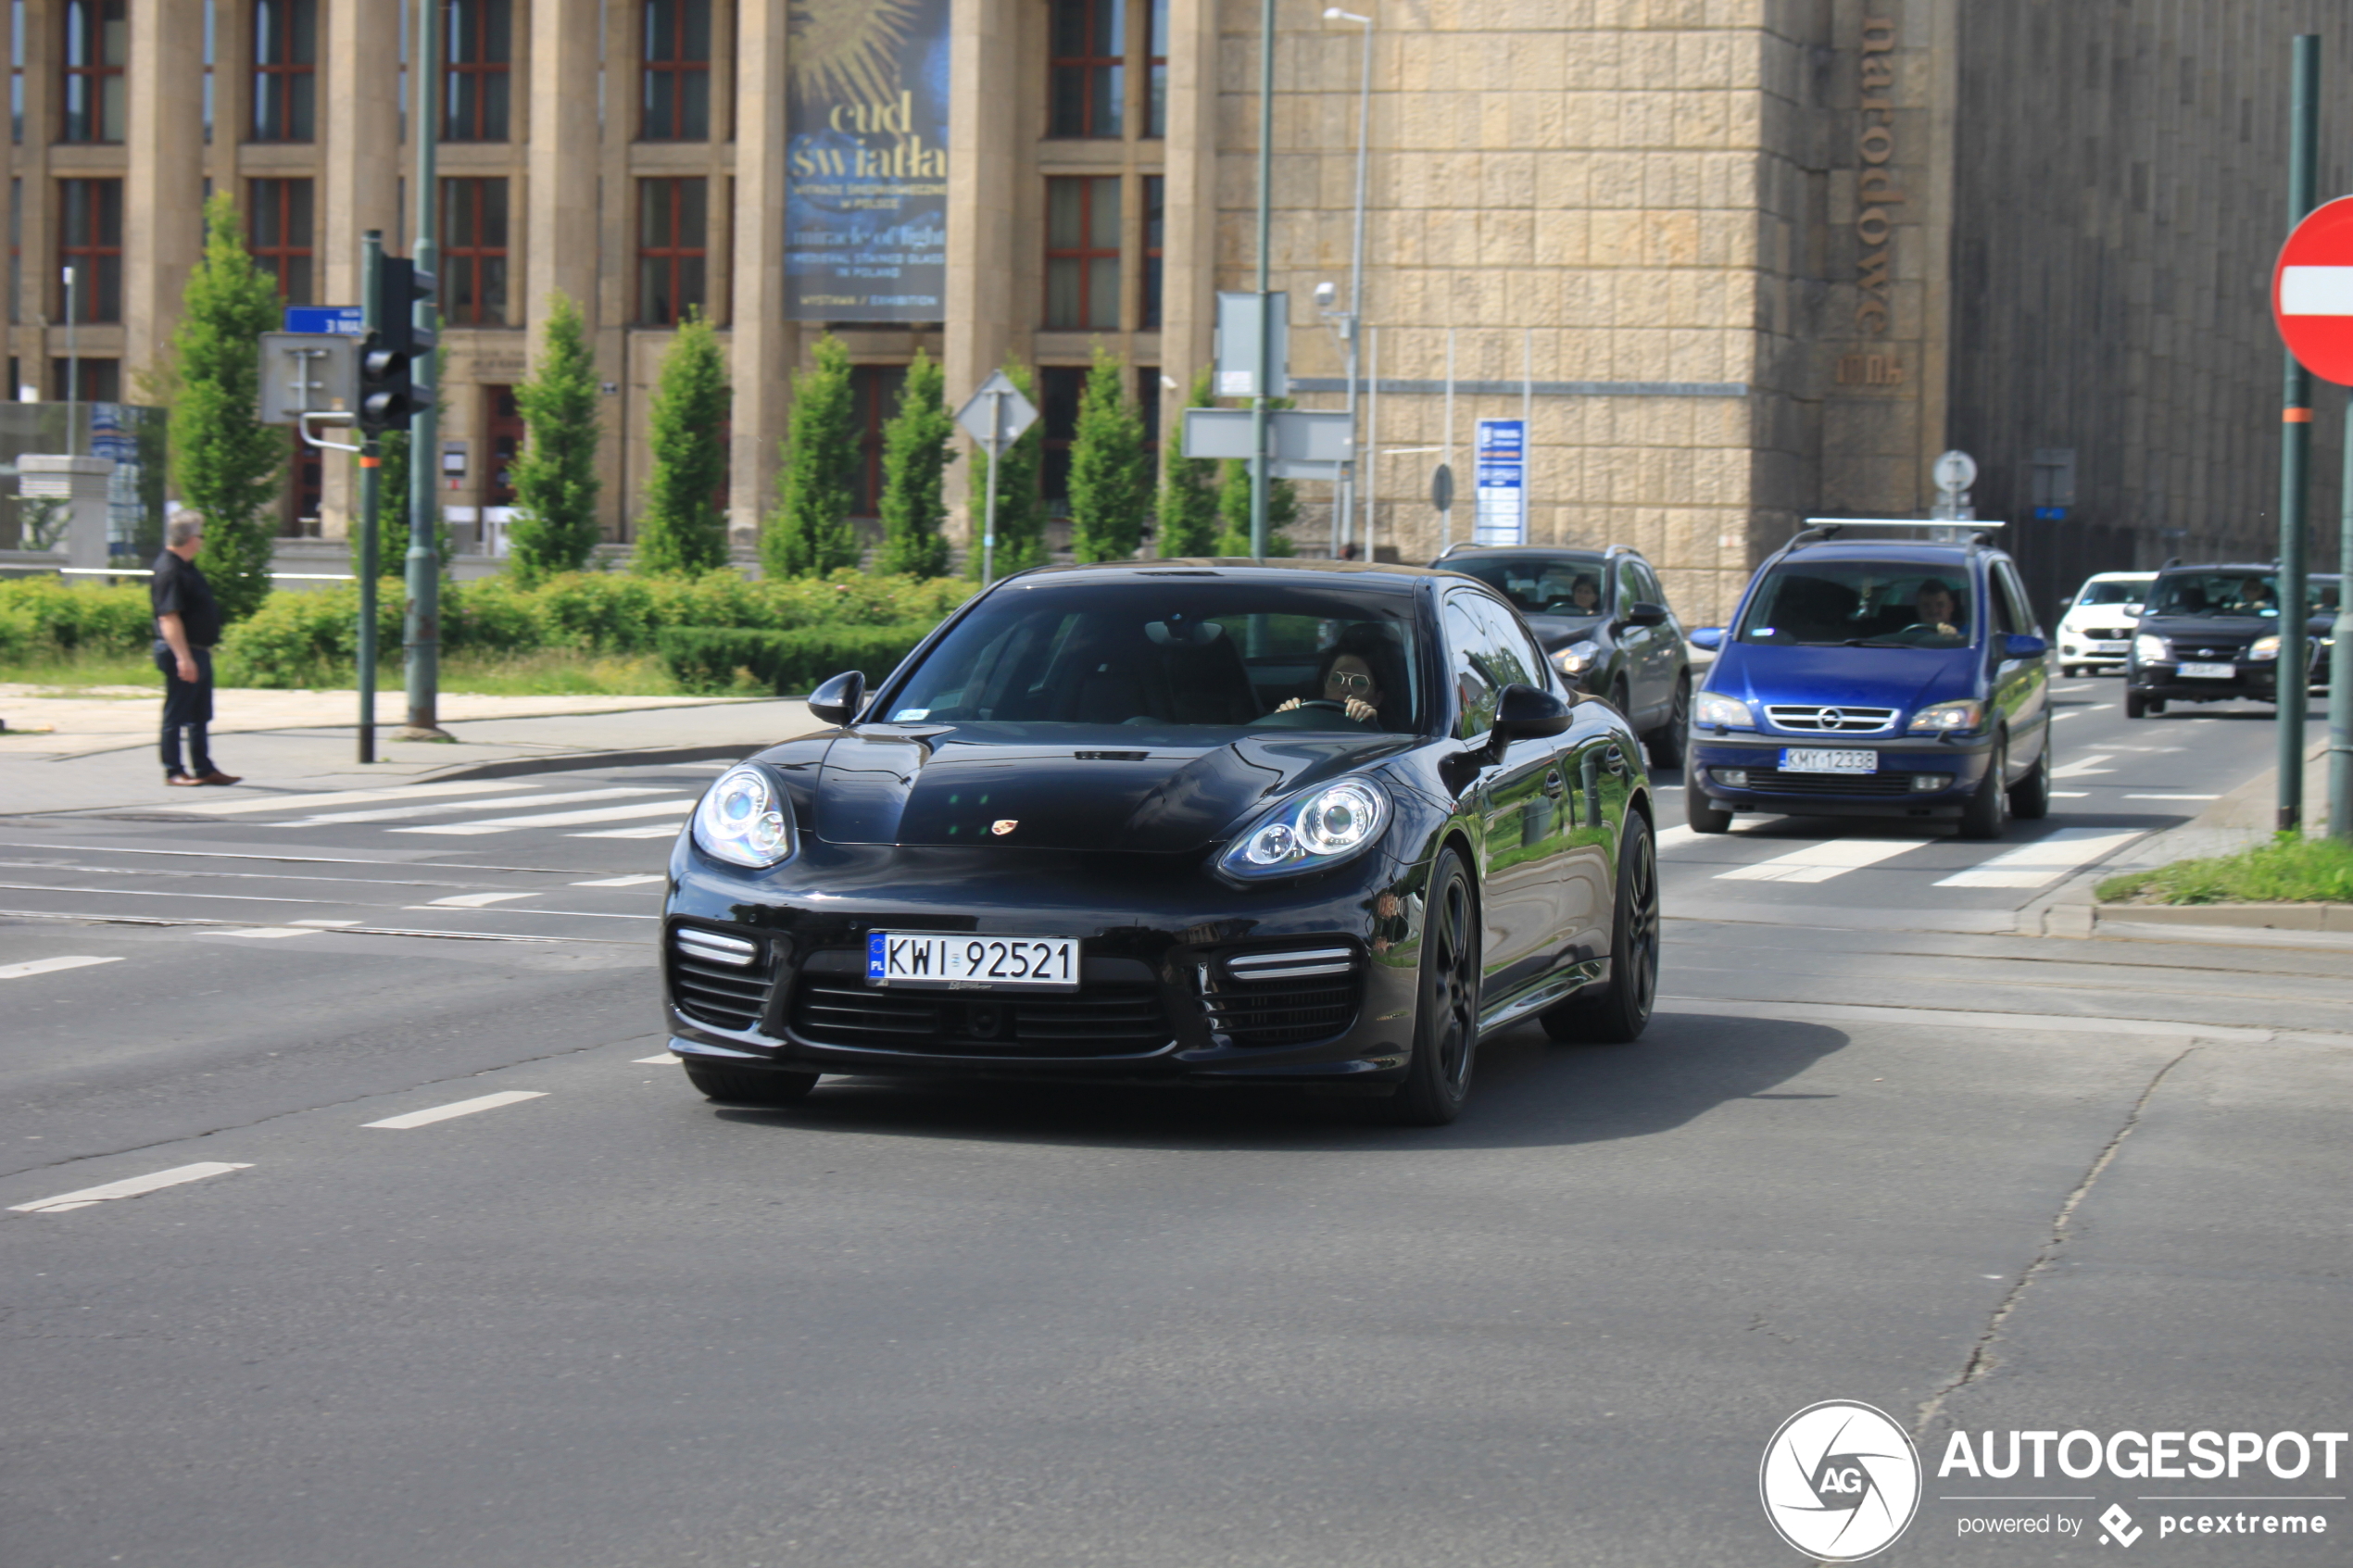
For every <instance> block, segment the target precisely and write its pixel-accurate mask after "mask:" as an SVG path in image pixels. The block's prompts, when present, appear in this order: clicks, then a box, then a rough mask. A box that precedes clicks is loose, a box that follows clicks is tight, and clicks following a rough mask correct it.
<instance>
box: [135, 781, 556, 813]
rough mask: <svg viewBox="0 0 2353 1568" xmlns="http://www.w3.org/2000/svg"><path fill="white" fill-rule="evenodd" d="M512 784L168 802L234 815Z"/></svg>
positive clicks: (456, 792) (178, 807)
mask: <svg viewBox="0 0 2353 1568" xmlns="http://www.w3.org/2000/svg"><path fill="white" fill-rule="evenodd" d="M514 787H515V786H514V784H512V783H511V782H510V781H509V780H506V779H478V780H476V781H474V782H473V783H471V784H466V783H459V784H393V785H388V786H386V787H385V788H383V789H334V790H328V791H326V792H324V793H322V794H319V795H264V796H258V797H238V798H237V799H234V800H200V801H195V802H193V803H191V804H189V805H186V806H182V805H181V804H180V803H179V802H178V801H176V800H175V801H173V802H172V809H174V810H176V811H189V812H194V813H195V814H196V815H198V816H204V817H235V816H243V815H245V814H246V813H248V812H253V811H308V810H310V809H314V808H318V807H322V806H357V805H359V804H361V803H362V802H364V801H369V800H413V799H416V798H418V797H433V796H454V795H488V794H491V793H493V792H494V791H497V790H502V789H512V788H514Z"/></svg>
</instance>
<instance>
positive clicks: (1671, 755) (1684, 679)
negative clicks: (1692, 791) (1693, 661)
mask: <svg viewBox="0 0 2353 1568" xmlns="http://www.w3.org/2000/svg"><path fill="white" fill-rule="evenodd" d="M1691 742H1692V678H1691V677H1690V676H1689V675H1679V676H1677V677H1676V678H1675V700H1674V701H1673V702H1672V703H1670V704H1669V705H1668V706H1667V722H1666V723H1664V724H1661V725H1660V726H1659V727H1658V728H1657V729H1655V730H1653V731H1652V732H1651V733H1650V734H1646V735H1644V736H1643V737H1642V745H1643V746H1644V748H1645V749H1647V750H1648V751H1649V752H1650V757H1651V766H1652V767H1654V768H1660V769H1665V768H1676V767H1680V766H1681V765H1682V761H1683V753H1684V752H1685V751H1686V750H1688V749H1689V748H1690V746H1691ZM1683 782H1684V784H1685V785H1686V786H1687V787H1688V786H1689V784H1690V783H1691V781H1690V780H1689V779H1686V780H1684V781H1683Z"/></svg>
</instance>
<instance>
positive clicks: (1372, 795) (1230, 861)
mask: <svg viewBox="0 0 2353 1568" xmlns="http://www.w3.org/2000/svg"><path fill="white" fill-rule="evenodd" d="M1389 817H1390V805H1389V792H1388V791H1387V790H1385V789H1383V788H1382V787H1381V786H1380V785H1378V784H1375V783H1374V782H1373V781H1372V780H1370V779H1365V778H1355V779H1342V780H1340V782H1339V783H1338V784H1322V785H1319V786H1317V787H1316V788H1315V789H1311V790H1307V791H1305V792H1303V793H1302V794H1299V795H1295V796H1293V797H1290V799H1289V800H1286V801H1284V802H1282V803H1281V804H1280V805H1278V806H1277V807H1275V808H1274V809H1272V810H1270V811H1266V812H1265V813H1263V814H1261V815H1260V816H1259V817H1258V818H1257V819H1256V820H1255V821H1253V822H1252V823H1251V824H1250V826H1248V827H1246V828H1244V829H1243V830H1242V831H1241V832H1240V833H1239V834H1236V835H1235V838H1234V842H1233V843H1232V844H1231V845H1230V846H1229V847H1227V850H1226V852H1225V853H1224V854H1223V855H1221V856H1219V857H1218V859H1217V869H1218V870H1219V871H1221V872H1225V873H1226V874H1227V875H1228V876H1233V877H1239V878H1242V879H1243V880H1245V881H1248V880H1254V879H1256V878H1260V877H1270V876H1290V875H1292V874H1294V873H1296V872H1312V871H1321V870H1323V869H1324V868H1325V867H1326V866H1336V865H1338V864H1340V862H1341V861H1342V860H1345V859H1350V858H1351V857H1353V856H1355V855H1360V854H1362V853H1363V852H1364V851H1365V850H1366V849H1368V848H1370V847H1372V846H1373V844H1374V843H1375V841H1377V840H1378V838H1379V837H1380V835H1381V830H1382V829H1384V828H1386V827H1388V826H1389Z"/></svg>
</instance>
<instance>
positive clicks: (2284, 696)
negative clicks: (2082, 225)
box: [2272, 32, 2321, 833]
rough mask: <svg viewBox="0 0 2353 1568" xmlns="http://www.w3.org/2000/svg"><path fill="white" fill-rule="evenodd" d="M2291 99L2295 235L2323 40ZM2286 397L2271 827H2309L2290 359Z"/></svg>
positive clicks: (2312, 142) (2301, 450) (2306, 201)
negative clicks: (2275, 788)
mask: <svg viewBox="0 0 2353 1568" xmlns="http://www.w3.org/2000/svg"><path fill="white" fill-rule="evenodd" d="M2293 89H2294V92H2293V96H2292V100H2291V106H2292V107H2290V109H2289V112H2288V155H2287V226H2288V229H2289V232H2294V231H2295V229H2296V225H2297V224H2298V223H2301V222H2303V221H2304V220H2305V218H2306V216H2307V215H2309V213H2310V212H2311V210H2312V207H2313V206H2314V197H2315V194H2317V192H2318V189H2319V185H2320V177H2319V161H2320V139H2321V137H2320V131H2321V126H2320V118H2321V40H2320V36H2319V35H2318V34H2317V33H2310V32H2306V33H2299V34H2297V35H2296V57H2295V66H2294V69H2293ZM2284 391H2285V394H2286V395H2285V396H2284V398H2283V399H2282V408H2281V412H2280V420H2281V423H2280V599H2279V607H2280V633H2279V635H2280V657H2279V662H2278V663H2277V664H2276V665H2274V666H2273V667H2272V668H2273V670H2274V671H2275V673H2274V674H2273V676H2272V688H2273V689H2272V695H2273V697H2274V700H2275V702H2276V705H2277V709H2278V713H2279V753H2278V758H2277V768H2278V773H2279V778H2278V784H2279V815H2278V818H2277V820H2276V821H2275V822H2274V823H2273V826H2274V828H2275V829H2276V830H2277V831H2278V832H2281V833H2300V832H2302V831H2303V827H2304V714H2305V701H2304V688H2305V685H2306V684H2307V683H2308V682H2309V680H2310V678H2311V677H2310V673H2309V660H2308V659H2307V657H2306V653H2307V650H2306V647H2305V638H2304V625H2305V621H2307V619H2308V618H2309V611H2308V610H2307V609H2306V608H2305V605H2304V551H2305V539H2304V536H2305V527H2304V509H2305V492H2306V491H2307V490H2308V489H2309V485H2308V484H2307V483H2306V472H2307V469H2308V467H2309V463H2310V460H2311V450H2312V376H2311V372H2310V371H2309V370H2305V368H2304V367H2303V366H2302V365H2301V364H2299V363H2297V361H2296V356H2295V355H2293V354H2290V355H2289V356H2287V381H2286V385H2285V388H2284Z"/></svg>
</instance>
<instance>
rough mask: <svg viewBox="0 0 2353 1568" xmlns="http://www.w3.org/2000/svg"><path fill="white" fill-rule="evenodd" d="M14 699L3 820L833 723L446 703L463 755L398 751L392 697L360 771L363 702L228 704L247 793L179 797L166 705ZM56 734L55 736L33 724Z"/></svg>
mask: <svg viewBox="0 0 2353 1568" xmlns="http://www.w3.org/2000/svg"><path fill="white" fill-rule="evenodd" d="M27 690H28V688H25V687H5V688H0V719H5V720H6V721H7V723H8V731H7V733H6V734H5V735H0V815H9V814H14V813H21V812H33V811H71V810H87V809H94V808H116V809H120V808H122V807H126V806H146V807H157V808H163V809H169V808H170V807H172V806H178V805H184V804H185V803H186V802H187V801H188V800H189V798H190V797H192V796H198V797H203V796H217V795H220V794H223V793H227V794H234V795H243V794H248V793H268V792H272V791H289V792H307V791H311V790H321V789H361V788H366V787H367V786H368V785H370V784H384V783H389V782H394V781H399V782H413V781H418V780H426V781H431V780H438V779H462V778H497V777H501V776H505V775H509V774H515V773H536V772H549V771H558V770H562V769H569V768H590V767H624V766H627V765H629V764H631V763H637V762H692V761H721V760H725V759H732V758H736V757H743V756H748V755H749V754H750V753H752V752H754V751H757V750H760V749H761V747H763V746H772V745H774V744H775V743H776V742H777V741H780V740H785V739H788V738H789V737H791V736H793V735H798V734H806V733H807V732H809V731H811V730H813V729H817V728H819V727H820V726H819V725H818V723H817V722H816V721H814V720H812V718H811V717H810V716H809V709H808V707H807V705H806V704H804V703H800V702H798V701H794V700H792V699H789V698H781V697H778V698H761V697H751V698H744V697H661V696H636V697H631V696H457V695H451V696H443V697H442V699H441V701H440V705H439V713H440V718H441V725H442V728H443V729H445V730H447V731H448V732H449V734H451V735H452V736H454V737H455V742H456V744H454V745H451V744H444V743H441V742H434V741H422V742H421V741H396V740H394V739H392V738H391V737H392V734H393V732H394V731H395V730H396V729H397V728H398V727H399V725H400V724H401V723H402V722H403V721H405V720H406V718H407V716H408V708H407V702H406V699H405V698H404V697H403V696H402V695H401V694H400V693H399V692H396V691H395V692H389V693H379V694H378V699H377V704H376V715H377V730H376V756H377V759H378V760H377V761H376V762H374V763H373V764H371V765H367V766H362V765H361V764H360V763H359V761H357V760H356V756H357V748H358V726H357V725H356V724H355V723H354V722H353V721H352V716H353V715H354V714H355V713H356V712H357V710H358V708H359V694H358V693H356V692H349V691H344V692H333V691H327V692H281V691H245V690H234V691H222V692H218V693H215V694H214V698H213V710H214V712H215V714H216V715H218V718H217V720H216V721H215V722H214V724H213V725H212V727H211V736H212V753H213V761H214V763H215V764H216V765H218V766H219V767H220V768H221V769H222V770H223V771H227V772H231V773H235V774H238V775H240V776H241V777H243V779H244V780H245V782H244V783H243V784H238V785H235V786H234V787H233V788H232V789H230V790H228V791H221V790H217V789H216V790H208V791H204V792H197V791H192V790H187V789H182V788H174V787H172V786H171V785H169V784H165V783H164V782H163V768H162V765H161V764H160V763H159V762H158V761H157V756H156V736H157V727H158V724H159V722H160V720H161V701H160V698H159V697H158V696H157V694H156V693H154V692H152V691H140V690H138V688H124V690H125V691H126V692H131V691H137V692H138V695H137V696H136V697H135V698H134V697H132V696H128V695H126V696H120V697H108V696H79V697H36V696H21V695H19V694H20V693H23V692H25V691H27ZM40 724H46V725H51V726H54V728H53V730H52V732H51V733H49V734H23V733H19V726H31V725H40Z"/></svg>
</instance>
